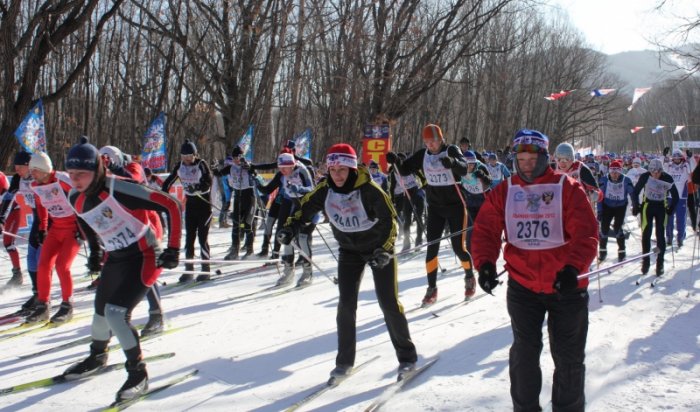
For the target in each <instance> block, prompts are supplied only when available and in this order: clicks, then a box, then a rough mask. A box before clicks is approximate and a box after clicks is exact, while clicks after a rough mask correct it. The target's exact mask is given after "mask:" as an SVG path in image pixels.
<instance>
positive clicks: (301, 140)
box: [292, 127, 313, 159]
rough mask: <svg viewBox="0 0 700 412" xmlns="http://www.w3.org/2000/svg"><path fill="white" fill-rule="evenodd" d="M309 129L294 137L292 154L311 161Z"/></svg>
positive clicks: (310, 135)
mask: <svg viewBox="0 0 700 412" xmlns="http://www.w3.org/2000/svg"><path fill="white" fill-rule="evenodd" d="M312 137H313V135H312V134H311V128H308V127H307V128H306V130H304V131H303V132H301V133H299V134H298V135H296V136H294V139H292V140H293V141H294V153H295V154H296V155H297V156H299V157H303V158H305V159H311V138H312Z"/></svg>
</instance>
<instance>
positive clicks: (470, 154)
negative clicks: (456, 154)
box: [464, 150, 476, 163]
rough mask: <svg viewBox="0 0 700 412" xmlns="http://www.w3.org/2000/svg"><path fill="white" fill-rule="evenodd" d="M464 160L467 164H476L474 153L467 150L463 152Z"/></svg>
mask: <svg viewBox="0 0 700 412" xmlns="http://www.w3.org/2000/svg"><path fill="white" fill-rule="evenodd" d="M464 160H466V161H467V163H476V153H474V152H473V151H471V150H467V151H466V152H464Z"/></svg>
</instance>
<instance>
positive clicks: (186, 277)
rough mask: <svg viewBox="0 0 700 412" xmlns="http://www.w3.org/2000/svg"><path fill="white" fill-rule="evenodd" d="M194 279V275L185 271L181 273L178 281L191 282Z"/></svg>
mask: <svg viewBox="0 0 700 412" xmlns="http://www.w3.org/2000/svg"><path fill="white" fill-rule="evenodd" d="M192 279H194V276H192V275H191V274H189V273H183V274H182V275H180V279H178V280H177V282H178V283H187V282H191V281H192Z"/></svg>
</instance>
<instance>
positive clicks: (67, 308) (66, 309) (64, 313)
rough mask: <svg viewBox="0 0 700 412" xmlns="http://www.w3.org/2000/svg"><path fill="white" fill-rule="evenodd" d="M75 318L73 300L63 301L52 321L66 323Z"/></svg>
mask: <svg viewBox="0 0 700 412" xmlns="http://www.w3.org/2000/svg"><path fill="white" fill-rule="evenodd" d="M71 319H73V304H72V303H71V302H61V306H59V308H58V312H56V314H55V315H53V316H52V317H51V323H65V322H68V321H70V320H71Z"/></svg>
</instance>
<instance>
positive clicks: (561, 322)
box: [472, 129, 598, 411]
mask: <svg viewBox="0 0 700 412" xmlns="http://www.w3.org/2000/svg"><path fill="white" fill-rule="evenodd" d="M548 145H549V139H548V138H547V136H545V135H544V134H542V133H540V132H538V131H535V130H527V129H523V130H520V131H519V132H518V133H517V134H516V136H515V139H514V141H513V152H514V153H515V154H516V155H515V170H516V172H517V174H516V175H514V176H511V177H510V178H508V179H507V184H501V185H498V186H497V187H495V188H494V189H493V190H491V193H490V194H489V195H488V196H487V197H486V201H485V202H484V205H483V206H482V207H481V210H480V211H479V215H478V217H477V219H476V222H475V224H474V229H473V232H474V233H473V235H472V236H473V237H472V257H473V259H474V263H475V266H476V267H477V268H478V271H479V285H480V286H481V288H482V289H483V290H484V291H485V292H487V293H491V291H492V290H493V289H494V288H495V287H496V286H497V285H498V279H497V275H496V265H495V263H496V261H497V260H498V255H499V253H500V249H501V234H502V232H504V231H505V235H506V245H505V248H504V252H503V256H504V259H505V261H506V265H505V267H506V270H507V271H508V276H509V279H508V292H507V305H508V313H509V315H510V318H511V327H512V330H513V345H512V346H511V349H510V358H509V367H510V380H511V387H510V394H511V398H512V400H513V409H514V410H515V411H536V410H541V409H540V405H539V394H540V390H541V389H542V371H541V369H540V354H541V352H542V324H543V322H544V319H545V314H547V327H548V332H549V341H550V347H551V351H552V357H553V358H554V382H553V388H552V406H553V409H554V410H562V411H563V410H566V411H583V410H584V406H585V396H584V381H585V365H584V357H585V349H586V335H587V333H588V292H587V290H586V288H587V286H588V279H587V278H582V279H578V275H579V274H580V273H581V272H584V271H586V270H587V269H588V267H589V265H590V264H591V262H592V261H593V259H594V258H595V257H596V253H597V247H598V225H597V222H596V218H595V216H594V215H593V210H592V208H590V207H581V205H585V204H588V198H587V196H586V192H585V191H584V189H583V187H582V186H581V184H580V183H578V182H576V181H575V180H574V179H572V178H570V177H568V176H566V175H565V174H561V173H557V172H554V171H553V170H551V169H550V168H549V167H548V166H547V165H548V163H549V152H548Z"/></svg>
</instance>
